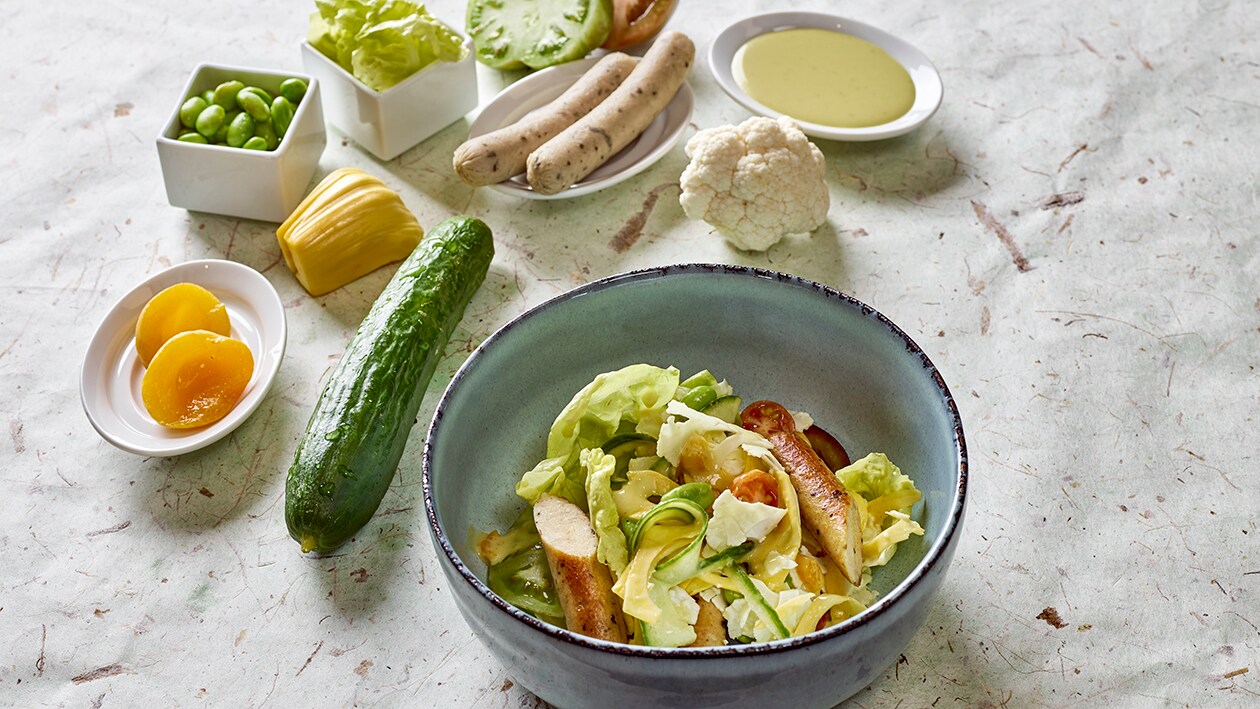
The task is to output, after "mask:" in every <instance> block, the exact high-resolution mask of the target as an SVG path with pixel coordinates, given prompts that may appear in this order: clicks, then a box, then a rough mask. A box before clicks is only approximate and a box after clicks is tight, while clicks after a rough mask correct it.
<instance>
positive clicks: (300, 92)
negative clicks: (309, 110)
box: [280, 79, 306, 105]
mask: <svg viewBox="0 0 1260 709" xmlns="http://www.w3.org/2000/svg"><path fill="white" fill-rule="evenodd" d="M280 95H281V96H283V97H285V98H287V99H288V100H289V102H290V103H292V104H294V105H297V104H298V103H301V101H302V97H303V96H305V95H306V82H305V81H302V80H301V79H285V80H284V83H282V84H280Z"/></svg>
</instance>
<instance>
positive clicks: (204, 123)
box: [194, 104, 227, 138]
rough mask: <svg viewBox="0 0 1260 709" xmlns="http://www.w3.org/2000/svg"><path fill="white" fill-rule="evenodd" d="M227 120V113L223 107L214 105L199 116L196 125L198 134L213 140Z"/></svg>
mask: <svg viewBox="0 0 1260 709" xmlns="http://www.w3.org/2000/svg"><path fill="white" fill-rule="evenodd" d="M226 119H227V111H224V110H223V107H222V106H220V105H218V104H214V105H211V106H207V107H206V109H205V110H204V111H202V112H201V113H199V114H197V120H196V122H195V123H194V125H195V126H196V128H197V132H198V133H200V134H202V135H204V136H205V137H207V138H212V137H214V134H215V133H217V132H218V131H219V129H220V128H222V127H223V122H224V121H225V120H226Z"/></svg>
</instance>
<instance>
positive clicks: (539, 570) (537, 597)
mask: <svg viewBox="0 0 1260 709" xmlns="http://www.w3.org/2000/svg"><path fill="white" fill-rule="evenodd" d="M486 585H487V586H489V587H490V590H491V591H494V592H495V593H497V594H498V595H499V597H500V598H502V599H503V600H505V601H507V602H508V603H511V604H512V605H514V606H516V607H517V608H520V609H521V610H523V611H525V612H526V613H529V614H530V615H532V616H534V617H535V618H538V619H540V620H545V621H547V622H550V623H553V624H557V625H561V626H563V625H564V610H563V609H561V607H560V600H559V598H558V597H557V596H556V586H555V582H553V581H552V580H551V569H550V568H548V567H547V555H546V554H545V553H544V552H543V548H542V544H535V545H533V546H530V547H526V548H524V549H521V550H520V551H518V552H516V553H514V554H512V555H510V556H508V557H507V558H506V559H504V560H503V561H501V562H499V563H498V564H494V565H493V566H491V567H490V568H489V569H488V570H487V571H486Z"/></svg>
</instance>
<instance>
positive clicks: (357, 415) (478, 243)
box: [284, 217, 494, 552]
mask: <svg viewBox="0 0 1260 709" xmlns="http://www.w3.org/2000/svg"><path fill="white" fill-rule="evenodd" d="M493 258H494V239H493V238H492V236H491V234H490V228H489V227H487V226H486V225H485V223H483V222H482V221H481V220H479V219H473V218H471V217H452V218H450V219H447V220H446V221H444V222H442V223H440V224H438V225H437V226H436V227H434V228H433V230H432V231H431V232H430V233H429V234H428V235H427V236H426V237H425V238H424V239H422V240H421V241H420V244H419V245H418V246H417V247H416V249H415V251H413V252H412V253H411V255H410V256H408V257H407V260H405V261H403V263H402V265H401V266H399V267H398V271H397V272H396V273H395V274H394V277H393V279H391V280H390V282H389V284H388V285H387V286H385V290H384V291H382V292H381V295H380V297H378V298H377V299H376V302H375V303H374V304H373V305H372V309H371V310H370V311H369V312H368V314H367V317H365V318H364V319H363V323H362V324H361V325H359V329H358V332H356V333H355V335H354V338H353V339H351V340H350V344H349V345H347V346H346V352H345V355H343V356H342V358H341V361H340V362H338V364H337V367H336V369H335V370H333V372H332V374H331V375H330V376H329V378H328V383H327V384H326V385H325V386H324V391H323V393H322V394H320V397H319V402H318V403H317V404H316V405H315V411H314V413H312V414H311V420H310V423H309V424H307V427H306V433H305V434H304V435H303V437H302V440H301V441H299V442H298V448H297V453H296V454H295V455H294V458H293V465H292V466H291V467H290V468H289V476H288V480H287V482H286V484H285V504H284V518H285V522H287V523H288V526H289V534H290V535H291V536H292V537H293V538H294V539H295V540H297V541H298V543H300V544H301V545H302V551H303V552H308V551H312V550H313V551H318V552H327V551H331V550H333V549H336V548H337V547H339V546H341V545H342V544H343V543H345V542H346V541H347V540H348V539H350V537H352V536H354V534H355V533H356V532H358V531H359V529H360V528H361V527H362V526H363V525H365V524H367V521H368V520H369V519H371V517H372V515H373V514H374V513H375V512H376V508H377V507H378V506H380V504H381V499H382V498H384V497H385V492H386V490H388V489H389V483H390V481H391V480H392V479H393V477H394V471H395V470H396V469H397V467H398V461H399V459H400V458H402V453H403V448H404V447H405V446H406V444H407V435H408V434H409V433H410V431H411V427H412V425H413V424H414V423H415V418H416V412H417V411H418V410H419V408H420V401H421V399H422V398H423V397H424V391H425V388H426V387H427V386H428V383H429V379H430V377H432V376H433V370H434V368H435V367H436V366H437V362H438V360H439V359H441V357H442V350H443V349H444V348H445V346H446V341H447V338H449V337H450V334H451V331H452V330H454V329H455V325H456V324H457V323H459V320H460V318H461V317H462V316H463V313H464V306H466V305H467V304H468V301H469V300H470V299H471V298H472V296H473V293H475V292H476V291H477V288H478V287H479V286H480V285H481V282H482V281H483V280H484V279H485V276H486V272H487V271H488V270H489V268H490V261H491V259H493Z"/></svg>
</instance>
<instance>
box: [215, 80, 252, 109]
mask: <svg viewBox="0 0 1260 709" xmlns="http://www.w3.org/2000/svg"><path fill="white" fill-rule="evenodd" d="M243 88H245V84H242V83H241V82H239V81H236V80H232V81H225V82H223V83H222V84H219V85H218V86H216V87H215V89H214V101H212V102H211V103H214V104H217V105H219V106H222V107H223V108H224V110H229V109H232V108H235V107H236V94H238V93H240V91H241V89H243Z"/></svg>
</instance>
